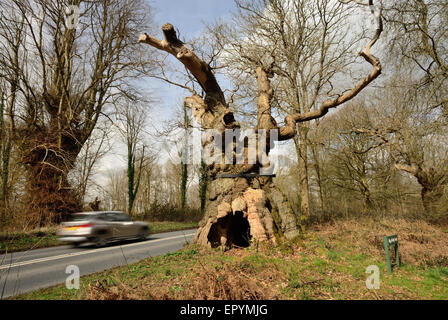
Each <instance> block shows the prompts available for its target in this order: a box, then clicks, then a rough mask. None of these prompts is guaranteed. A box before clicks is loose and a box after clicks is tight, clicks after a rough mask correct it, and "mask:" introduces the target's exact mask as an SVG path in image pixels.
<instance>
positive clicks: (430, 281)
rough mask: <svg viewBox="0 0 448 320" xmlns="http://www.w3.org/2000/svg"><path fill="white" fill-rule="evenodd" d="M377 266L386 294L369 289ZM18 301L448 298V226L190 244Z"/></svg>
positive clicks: (352, 227)
mask: <svg viewBox="0 0 448 320" xmlns="http://www.w3.org/2000/svg"><path fill="white" fill-rule="evenodd" d="M392 234H397V235H398V239H399V253H400V257H401V262H402V265H401V267H400V268H395V269H394V270H393V274H391V275H390V274H388V272H387V267H386V263H385V253H384V247H383V236H385V235H392ZM369 265H376V266H378V267H379V270H380V288H379V289H367V287H366V279H367V277H369V276H370V275H369V274H368V273H366V268H367V267H368V266H369ZM14 299H344V300H345V299H369V300H370V299H448V228H446V227H445V228H444V227H440V226H435V225H432V224H428V223H426V222H424V221H409V220H406V219H403V218H390V217H389V218H384V217H383V218H367V217H365V218H356V219H343V220H337V221H333V222H327V223H323V224H320V225H316V226H314V227H311V228H310V229H309V231H308V233H307V235H306V236H305V238H304V239H303V240H301V241H295V242H294V243H281V244H279V245H278V246H275V247H274V246H267V245H263V246H261V245H260V246H256V245H255V244H252V245H251V247H249V248H234V249H231V250H227V251H225V252H223V251H221V250H219V249H204V248H199V247H197V246H194V245H187V246H186V247H184V248H183V249H182V250H180V251H177V252H174V253H169V254H166V255H164V256H160V257H154V258H149V259H145V260H142V261H140V262H138V263H134V264H131V265H128V266H125V267H118V268H114V269H110V270H107V271H105V272H101V273H98V274H93V275H89V276H85V277H82V278H81V279H80V289H78V290H68V289H66V288H65V286H64V285H59V286H55V287H51V288H47V289H43V290H39V291H35V292H31V293H28V294H25V295H22V296H17V297H15V298H14Z"/></svg>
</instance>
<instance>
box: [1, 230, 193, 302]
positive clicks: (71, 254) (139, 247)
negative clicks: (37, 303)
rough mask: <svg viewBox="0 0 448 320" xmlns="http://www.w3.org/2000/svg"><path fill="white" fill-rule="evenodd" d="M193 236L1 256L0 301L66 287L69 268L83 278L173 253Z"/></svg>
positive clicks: (180, 234) (178, 234) (155, 237)
mask: <svg viewBox="0 0 448 320" xmlns="http://www.w3.org/2000/svg"><path fill="white" fill-rule="evenodd" d="M195 233H196V229H191V230H183V231H175V232H167V233H159V234H153V235H150V236H149V238H148V240H145V241H133V242H131V241H126V242H119V243H112V244H110V245H107V246H105V247H102V248H92V247H80V248H73V247H71V246H69V245H64V246H58V247H52V248H44V249H36V250H30V251H23V252H14V253H10V254H7V255H0V298H2V297H3V298H7V297H11V296H15V295H18V294H22V293H26V292H29V291H33V290H37V289H41V288H46V287H50V286H53V285H56V284H60V283H65V281H66V279H67V277H68V276H69V275H70V274H68V273H66V268H67V266H69V265H76V266H78V267H79V272H80V275H81V276H83V275H87V274H91V273H95V272H100V271H103V270H106V269H109V268H112V267H117V266H123V265H126V264H129V263H133V262H137V261H140V260H142V259H145V258H148V257H154V256H158V255H163V254H165V253H168V252H172V251H176V250H178V249H180V248H182V247H183V246H184V245H185V244H186V243H187V242H190V241H191V239H192V238H193V236H194V234H195ZM72 273H73V272H72Z"/></svg>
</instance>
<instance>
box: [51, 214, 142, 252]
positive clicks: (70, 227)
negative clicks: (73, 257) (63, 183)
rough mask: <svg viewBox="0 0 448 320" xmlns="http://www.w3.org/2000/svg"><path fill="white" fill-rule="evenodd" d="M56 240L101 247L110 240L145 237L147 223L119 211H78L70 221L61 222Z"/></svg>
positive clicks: (76, 244)
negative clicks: (92, 244)
mask: <svg viewBox="0 0 448 320" xmlns="http://www.w3.org/2000/svg"><path fill="white" fill-rule="evenodd" d="M57 235H58V236H59V237H58V240H59V241H63V242H69V243H72V244H73V245H74V246H78V245H79V244H81V243H94V244H95V246H97V247H101V246H104V245H105V244H107V243H108V242H110V241H114V240H124V239H146V238H147V237H148V235H149V225H148V223H146V222H143V221H133V220H132V218H131V217H130V216H128V215H127V214H126V213H124V212H121V211H93V212H79V213H75V214H73V215H72V217H71V219H70V221H68V222H63V223H62V224H61V226H60V228H59V230H58V232H57Z"/></svg>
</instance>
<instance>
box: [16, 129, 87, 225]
mask: <svg viewBox="0 0 448 320" xmlns="http://www.w3.org/2000/svg"><path fill="white" fill-rule="evenodd" d="M58 136H59V135H58V134H54V133H49V132H47V131H44V130H42V131H39V132H34V137H28V139H27V140H28V143H27V144H26V147H25V152H24V153H25V154H24V157H23V162H24V164H25V165H26V168H27V194H28V199H27V200H28V201H27V203H28V206H29V208H28V209H29V211H30V223H31V225H35V226H40V227H42V226H45V225H47V224H51V223H59V222H61V220H62V219H63V218H64V217H65V216H67V215H69V214H70V213H74V212H77V211H80V210H81V209H82V206H81V201H80V200H79V199H78V197H77V194H76V191H75V190H74V188H72V187H71V186H70V184H69V182H68V179H67V175H68V173H69V171H70V170H71V169H72V168H73V165H74V163H75V160H76V157H77V155H78V154H79V152H80V150H81V146H80V145H79V144H78V143H76V141H74V140H73V136H70V135H62V137H63V138H62V144H61V145H60V147H58V146H59V143H58V140H59V138H58Z"/></svg>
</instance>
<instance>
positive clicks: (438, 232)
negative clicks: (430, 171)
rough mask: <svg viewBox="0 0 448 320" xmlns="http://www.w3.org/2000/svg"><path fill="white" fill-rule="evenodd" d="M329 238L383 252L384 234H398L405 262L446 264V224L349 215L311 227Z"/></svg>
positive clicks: (370, 251)
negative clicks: (347, 217) (350, 216)
mask: <svg viewBox="0 0 448 320" xmlns="http://www.w3.org/2000/svg"><path fill="white" fill-rule="evenodd" d="M312 231H313V233H314V234H315V235H316V236H319V237H320V238H323V239H328V241H330V242H331V241H338V242H349V243H352V244H353V248H355V249H357V250H358V251H359V252H362V253H366V254H369V255H372V256H377V257H382V256H384V246H383V237H384V236H390V235H392V234H397V235H398V239H399V252H400V257H401V260H402V261H403V262H404V263H409V264H412V265H421V266H444V267H447V266H448V228H447V227H445V226H435V225H433V224H430V223H428V222H425V221H423V220H407V219H404V218H390V217H388V218H377V219H372V218H367V217H366V218H356V219H355V218H351V219H346V220H339V221H336V222H332V223H327V224H324V225H320V226H314V227H313V230H312Z"/></svg>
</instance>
